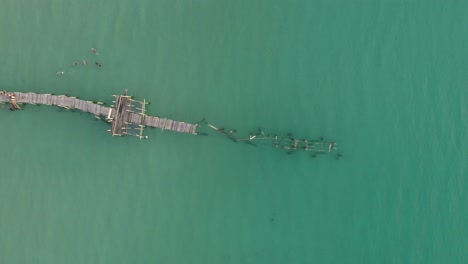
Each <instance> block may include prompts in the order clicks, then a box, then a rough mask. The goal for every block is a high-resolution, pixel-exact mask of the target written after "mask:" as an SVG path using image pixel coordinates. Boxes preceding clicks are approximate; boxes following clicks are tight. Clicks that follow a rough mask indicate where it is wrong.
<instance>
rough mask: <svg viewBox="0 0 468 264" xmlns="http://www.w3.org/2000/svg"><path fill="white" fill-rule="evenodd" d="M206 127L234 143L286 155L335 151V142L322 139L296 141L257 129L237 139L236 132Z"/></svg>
mask: <svg viewBox="0 0 468 264" xmlns="http://www.w3.org/2000/svg"><path fill="white" fill-rule="evenodd" d="M205 124H207V125H208V127H210V128H212V129H214V130H216V131H218V132H219V133H221V134H223V135H225V136H227V137H228V138H229V139H230V140H232V141H234V142H243V143H247V144H250V145H254V146H271V147H276V148H278V149H284V150H287V151H288V153H292V152H293V151H306V152H309V151H310V152H316V153H319V154H322V153H327V152H331V151H332V150H336V149H337V144H336V142H331V141H327V140H325V139H324V138H320V139H316V140H313V139H296V138H293V137H292V135H291V134H288V135H287V136H286V137H281V136H278V135H273V134H266V133H265V132H264V131H263V130H261V129H258V132H257V133H255V134H254V133H250V135H249V136H248V137H238V136H237V135H235V132H236V130H230V131H225V130H224V128H218V127H216V126H214V125H212V124H208V123H207V122H205Z"/></svg>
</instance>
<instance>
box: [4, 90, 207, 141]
mask: <svg viewBox="0 0 468 264" xmlns="http://www.w3.org/2000/svg"><path fill="white" fill-rule="evenodd" d="M113 102H114V105H112V106H111V107H107V106H104V105H103V103H101V102H92V101H86V100H81V99H79V98H76V97H69V96H65V95H52V94H36V93H20V92H6V91H4V92H2V93H1V94H0V103H10V105H11V106H12V109H15V110H18V109H21V108H20V107H19V106H18V104H24V103H26V104H32V105H37V104H41V105H53V106H59V107H62V108H66V109H71V110H74V109H76V110H80V111H82V112H87V113H91V114H94V116H95V117H96V118H99V119H103V120H107V121H108V122H110V123H112V128H111V129H110V130H109V132H111V134H112V135H114V136H124V135H133V136H137V137H139V138H140V139H142V138H147V137H145V136H143V129H144V128H145V127H156V128H160V129H161V131H163V130H171V131H176V132H180V133H188V134H192V135H196V134H197V126H198V125H197V124H190V123H185V122H179V121H174V120H170V119H167V118H159V117H156V116H148V115H146V114H145V111H146V104H148V103H147V102H146V101H144V100H143V101H141V102H140V101H136V100H133V98H132V97H131V96H128V95H127V92H126V91H125V94H124V95H115V101H113Z"/></svg>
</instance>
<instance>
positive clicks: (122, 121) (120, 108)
mask: <svg viewBox="0 0 468 264" xmlns="http://www.w3.org/2000/svg"><path fill="white" fill-rule="evenodd" d="M131 99H132V98H131V97H130V96H124V95H119V96H117V97H116V98H115V114H114V117H113V118H112V129H111V133H112V135H113V136H123V135H125V134H127V131H128V128H127V123H128V121H129V115H130V112H129V108H130V104H131V103H132V101H131Z"/></svg>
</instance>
